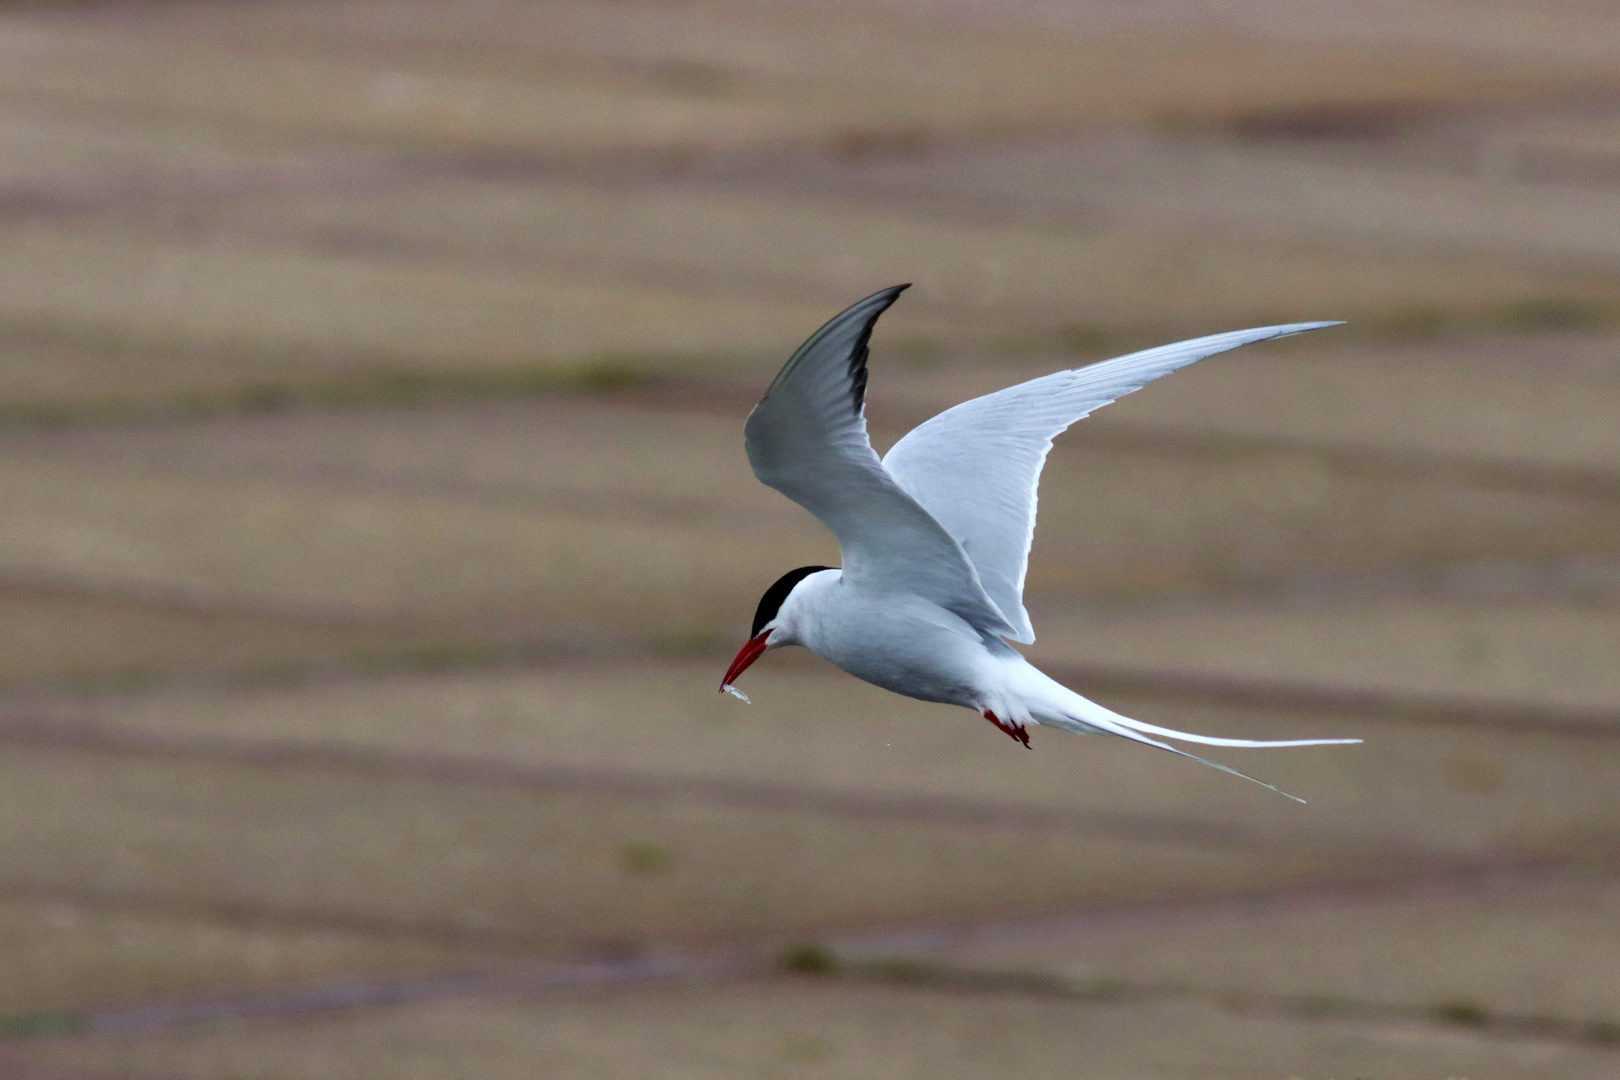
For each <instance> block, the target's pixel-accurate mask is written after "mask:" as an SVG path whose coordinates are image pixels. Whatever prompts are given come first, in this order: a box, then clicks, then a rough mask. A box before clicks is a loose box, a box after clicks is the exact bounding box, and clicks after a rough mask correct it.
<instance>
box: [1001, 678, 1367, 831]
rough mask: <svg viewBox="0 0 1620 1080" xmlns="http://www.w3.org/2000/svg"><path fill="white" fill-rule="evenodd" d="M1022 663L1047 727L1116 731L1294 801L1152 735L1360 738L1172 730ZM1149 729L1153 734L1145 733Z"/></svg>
mask: <svg viewBox="0 0 1620 1080" xmlns="http://www.w3.org/2000/svg"><path fill="white" fill-rule="evenodd" d="M1025 666H1026V667H1027V668H1028V671H1029V672H1033V673H1034V674H1035V675H1036V676H1038V677H1039V679H1040V681H1041V683H1042V685H1041V687H1040V689H1041V690H1042V691H1044V692H1043V693H1041V694H1039V695H1038V697H1037V700H1039V701H1040V705H1039V706H1036V707H1035V708H1032V709H1031V715H1032V717H1033V719H1034V720H1035V721H1036V722H1037V723H1040V724H1042V725H1044V726H1046V727H1055V728H1062V729H1063V730H1065V731H1073V732H1076V733H1079V734H1107V735H1119V736H1122V737H1124V738H1127V739H1130V740H1131V741H1132V742H1139V743H1142V744H1144V745H1146V746H1153V747H1157V748H1158V749H1160V750H1168V751H1170V752H1171V753H1172V754H1179V755H1180V756H1182V757H1185V758H1191V759H1192V760H1194V761H1196V762H1199V763H1201V764H1204V765H1208V766H1209V767H1210V768H1212V769H1219V770H1220V771H1221V772H1223V773H1230V774H1231V775H1233V776H1237V777H1241V778H1243V779H1244V780H1247V781H1249V782H1250V783H1253V784H1259V785H1260V786H1261V787H1263V788H1270V789H1271V790H1272V791H1275V792H1276V793H1277V794H1279V795H1284V796H1287V797H1288V798H1290V799H1293V800H1294V801H1295V802H1297V803H1303V802H1304V801H1305V800H1304V799H1302V798H1300V797H1299V796H1298V795H1289V794H1288V792H1286V791H1284V790H1283V789H1282V788H1280V787H1277V786H1276V785H1275V784H1268V783H1266V782H1265V781H1264V780H1258V779H1256V778H1255V777H1252V776H1250V775H1249V774H1248V773H1242V772H1238V771H1237V770H1236V769H1234V768H1231V767H1229V766H1226V765H1222V764H1221V763H1220V762H1218V761H1210V760H1209V759H1208V758H1202V757H1199V756H1198V755H1197V754H1189V753H1188V752H1187V751H1185V750H1180V749H1177V748H1176V747H1174V746H1171V745H1170V744H1169V743H1166V742H1161V741H1160V740H1158V739H1155V738H1153V737H1152V735H1163V736H1165V737H1166V738H1170V739H1180V740H1182V741H1183V742H1192V743H1203V744H1204V745H1206V746H1245V747H1280V746H1344V745H1348V744H1351V743H1359V742H1360V741H1361V740H1360V739H1274V740H1273V739H1222V738H1217V737H1216V736H1213V735H1195V734H1193V733H1192V732H1189V731H1175V730H1172V729H1171V728H1162V727H1158V726H1156V725H1154V724H1147V723H1143V722H1142V721H1140V720H1132V719H1131V718H1130V717H1128V716H1121V715H1120V714H1119V713H1117V712H1114V711H1113V710H1112V709H1105V708H1104V707H1103V706H1101V705H1098V704H1097V703H1096V702H1095V701H1091V700H1090V699H1088V698H1083V697H1081V696H1080V695H1079V694H1077V693H1075V692H1074V691H1073V690H1070V689H1069V688H1068V687H1067V686H1064V685H1063V684H1062V683H1060V682H1058V681H1057V680H1055V679H1053V678H1051V677H1050V676H1048V675H1047V674H1045V673H1044V672H1042V671H1040V670H1039V669H1037V668H1035V667H1034V666H1032V665H1025ZM1041 706H1045V707H1044V708H1043V707H1041ZM1149 732H1151V733H1152V735H1150V734H1148V733H1149Z"/></svg>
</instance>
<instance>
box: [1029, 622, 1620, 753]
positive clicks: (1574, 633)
mask: <svg viewBox="0 0 1620 1080" xmlns="http://www.w3.org/2000/svg"><path fill="white" fill-rule="evenodd" d="M1036 625H1037V626H1038V627H1040V628H1041V629H1042V630H1043V631H1044V634H1043V638H1042V641H1041V643H1040V645H1039V646H1038V647H1037V649H1036V650H1035V654H1036V655H1037V656H1042V657H1045V658H1048V659H1049V660H1051V661H1053V662H1056V661H1058V660H1059V659H1060V658H1066V657H1076V658H1078V657H1084V658H1085V659H1086V661H1087V662H1090V663H1095V664H1100V665H1107V666H1117V667H1118V668H1121V669H1126V670H1149V671H1152V670H1157V671H1170V672H1176V673H1178V674H1206V675H1208V674H1213V675H1217V676H1219V677H1230V678H1235V679H1240V680H1241V679H1253V680H1258V681H1267V680H1272V679H1276V680H1280V681H1282V682H1285V683H1291V684H1294V685H1305V686H1323V687H1334V688H1341V689H1347V690H1349V689H1369V690H1370V689H1376V690H1381V691H1386V692H1394V693H1397V694H1408V695H1412V696H1413V697H1416V698H1420V699H1421V698H1430V699H1441V700H1448V699H1449V700H1453V701H1461V702H1472V703H1476V704H1478V705H1482V706H1484V705H1489V704H1491V703H1493V702H1496V703H1511V704H1516V705H1519V704H1522V705H1525V706H1534V705H1541V706H1545V707H1548V708H1550V709H1554V710H1556V709H1560V708H1562V709H1567V710H1571V711H1575V712H1582V711H1589V712H1593V713H1604V712H1607V711H1608V710H1610V709H1612V708H1613V706H1614V701H1615V694H1616V692H1617V691H1620V681H1617V680H1620V673H1617V672H1616V671H1615V668H1614V664H1613V662H1612V658H1613V656H1614V655H1615V649H1616V648H1617V647H1620V613H1617V612H1615V611H1613V610H1611V609H1609V607H1608V605H1604V606H1603V607H1596V608H1590V609H1587V608H1582V607H1578V606H1575V605H1572V604H1568V603H1560V602H1556V601H1550V602H1549V601H1542V602H1539V603H1538V602H1531V601H1525V602H1519V603H1499V604H1486V603H1477V602H1476V603H1462V602H1456V601H1453V602H1432V601H1431V602H1427V603H1425V602H1421V601H1412V600H1399V599H1384V600H1374V601H1361V602H1357V601H1355V600H1353V599H1350V600H1341V601H1340V602H1339V603H1336V604H1331V605H1324V604H1312V605H1300V606H1296V607H1286V606H1279V607H1261V606H1258V605H1252V604H1245V605H1230V606H1226V607H1214V606H1208V607H1203V608H1200V609H1194V610H1185V611H1174V610H1171V611H1159V612H1140V613H1137V612H1129V613H1118V614H1116V615H1113V616H1103V617H1092V618H1086V617H1084V616H1078V617H1076V616H1070V617H1067V618H1064V617H1062V616H1054V617H1049V618H1046V619H1040V618H1037V623H1036ZM1616 724H1617V727H1616V731H1617V732H1620V720H1617V721H1616Z"/></svg>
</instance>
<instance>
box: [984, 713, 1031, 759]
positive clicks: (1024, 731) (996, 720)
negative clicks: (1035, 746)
mask: <svg viewBox="0 0 1620 1080" xmlns="http://www.w3.org/2000/svg"><path fill="white" fill-rule="evenodd" d="M984 718H985V719H986V720H988V721H990V722H991V723H992V724H994V725H996V727H998V728H1000V729H1001V730H1002V731H1005V732H1006V733H1007V734H1008V735H1010V736H1012V737H1013V738H1014V739H1016V740H1017V741H1018V742H1021V743H1023V744H1024V747H1025V749H1028V747H1029V729H1028V728H1026V727H1024V725H1023V724H1009V723H1007V722H1006V721H1004V720H1003V719H1002V718H1001V717H999V716H997V715H996V714H995V713H993V712H991V711H990V710H989V709H986V710H985V711H984Z"/></svg>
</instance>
